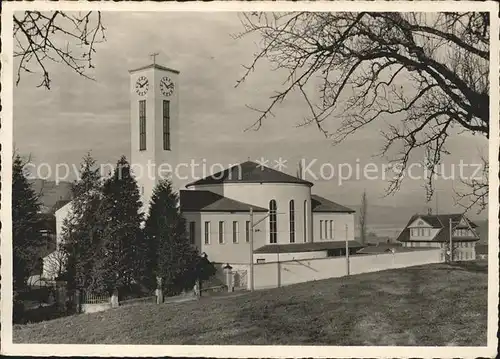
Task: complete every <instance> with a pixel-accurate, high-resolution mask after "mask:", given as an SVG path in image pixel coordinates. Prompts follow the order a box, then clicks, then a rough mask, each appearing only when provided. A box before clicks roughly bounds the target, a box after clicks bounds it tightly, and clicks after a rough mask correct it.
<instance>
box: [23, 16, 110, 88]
mask: <svg viewBox="0 0 500 359" xmlns="http://www.w3.org/2000/svg"><path fill="white" fill-rule="evenodd" d="M101 20H102V19H101V13H100V12H86V13H83V14H82V13H74V14H73V13H71V14H69V13H65V12H61V11H55V12H40V11H25V12H23V13H22V14H21V15H14V43H15V48H14V57H15V58H18V59H19V65H18V68H17V77H16V85H18V84H19V82H20V81H21V75H22V73H23V72H27V73H39V72H41V76H42V80H41V82H40V84H39V85H38V86H37V87H45V88H47V89H50V83H51V78H50V74H49V71H48V69H47V64H48V63H50V62H56V63H61V64H64V65H66V66H67V67H69V68H70V69H72V70H73V71H75V72H76V73H77V74H78V75H80V76H83V77H85V78H88V79H91V77H90V76H89V75H88V74H87V69H91V68H93V66H94V65H93V62H92V60H93V54H94V53H95V51H96V50H95V47H96V45H97V44H98V43H100V42H103V41H105V40H106V37H105V34H104V33H105V28H104V26H103V24H102V21H101ZM70 43H75V45H74V46H73V47H70V45H69V44H70ZM74 47H76V48H77V49H74Z"/></svg>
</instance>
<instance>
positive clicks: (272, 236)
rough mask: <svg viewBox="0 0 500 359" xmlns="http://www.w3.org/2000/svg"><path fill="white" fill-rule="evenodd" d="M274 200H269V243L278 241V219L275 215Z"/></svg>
mask: <svg viewBox="0 0 500 359" xmlns="http://www.w3.org/2000/svg"><path fill="white" fill-rule="evenodd" d="M276 211H277V206H276V201H275V200H274V199H272V200H271V201H269V243H277V242H278V219H277V216H276Z"/></svg>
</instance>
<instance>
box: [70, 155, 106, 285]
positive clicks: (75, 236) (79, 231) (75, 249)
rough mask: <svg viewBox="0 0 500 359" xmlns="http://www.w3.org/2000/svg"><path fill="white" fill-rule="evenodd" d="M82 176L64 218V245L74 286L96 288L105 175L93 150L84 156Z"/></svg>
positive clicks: (72, 190) (74, 187) (102, 224)
mask: <svg viewBox="0 0 500 359" xmlns="http://www.w3.org/2000/svg"><path fill="white" fill-rule="evenodd" d="M79 177H80V178H79V179H78V180H77V181H75V183H74V184H73V186H72V189H71V192H72V202H71V210H70V213H69V215H68V217H67V218H66V219H65V220H64V224H63V231H62V237H63V238H62V243H63V244H62V248H63V250H64V252H65V254H66V256H67V258H68V261H67V273H66V278H67V279H68V286H69V288H70V289H75V288H76V289H84V290H87V291H93V290H95V289H96V283H97V282H98V280H97V278H96V276H95V275H96V274H95V271H94V268H95V266H96V260H97V258H98V257H97V256H96V253H98V252H99V251H100V247H101V235H102V231H103V228H104V222H103V218H104V216H103V209H102V194H101V176H100V173H99V168H98V167H96V166H95V160H94V159H93V158H92V156H91V154H90V153H87V154H86V155H85V157H84V158H83V161H82V163H81V166H80V176H79Z"/></svg>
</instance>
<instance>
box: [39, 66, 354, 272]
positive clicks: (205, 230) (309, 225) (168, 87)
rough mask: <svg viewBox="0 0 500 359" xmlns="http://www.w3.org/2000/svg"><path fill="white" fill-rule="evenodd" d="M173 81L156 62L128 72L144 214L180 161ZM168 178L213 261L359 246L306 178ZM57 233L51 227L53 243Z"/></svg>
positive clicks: (347, 223) (243, 168)
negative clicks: (185, 182) (183, 180)
mask: <svg viewBox="0 0 500 359" xmlns="http://www.w3.org/2000/svg"><path fill="white" fill-rule="evenodd" d="M179 75H180V74H179V71H177V70H174V69H171V68H168V67H164V66H160V65H158V64H156V63H153V64H151V65H148V66H144V67H141V68H137V69H134V70H130V71H129V76H130V90H129V91H130V92H129V96H130V129H131V131H130V132H131V155H130V159H131V165H132V170H133V172H134V174H135V177H136V180H137V183H138V186H139V191H140V195H141V200H142V203H143V211H144V212H147V208H148V207H149V201H150V199H151V196H152V193H153V190H154V188H155V186H156V184H157V183H158V182H159V181H160V180H161V178H164V176H163V177H162V176H159V173H160V172H164V171H166V170H172V169H173V168H175V167H176V165H177V164H178V163H179V152H180V151H182V149H180V148H179V141H178V136H177V134H178V132H179V122H180V118H179V113H180V111H179V110H180V109H179ZM150 169H153V171H151V170H150ZM151 172H153V173H151ZM171 179H172V184H173V186H174V189H176V190H179V194H180V196H179V197H180V203H179V205H180V209H181V212H182V213H183V215H184V217H185V218H186V221H187V226H188V228H187V229H188V233H189V236H190V239H191V242H192V244H193V245H196V246H197V247H198V249H199V251H200V253H205V254H206V255H207V256H208V259H209V260H210V261H212V262H215V263H219V264H230V265H231V266H237V265H244V264H247V265H248V264H249V263H250V261H252V262H254V263H262V262H275V261H285V260H293V259H309V258H311V259H312V258H323V257H328V256H339V255H345V254H346V253H345V251H346V247H347V248H349V252H350V253H355V252H356V251H357V250H358V249H360V248H361V247H362V245H360V244H359V243H357V242H355V241H354V212H355V211H354V210H352V209H350V208H347V207H344V206H342V205H340V204H337V203H335V202H333V201H331V200H329V199H326V198H323V197H321V196H318V195H315V194H312V191H311V189H312V187H313V183H311V182H309V181H306V180H304V179H301V178H298V177H294V176H291V175H288V174H286V173H283V172H280V171H277V170H275V169H272V168H269V167H265V166H261V165H259V164H257V163H254V162H252V161H247V162H244V163H241V164H239V165H235V166H233V167H230V168H227V169H225V170H224V171H221V172H219V173H215V174H212V175H210V176H208V177H206V178H203V179H200V180H197V181H195V182H192V183H189V184H188V185H187V186H186V188H185V189H181V188H180V186H179V182H178V180H177V178H176V177H175V173H174V175H173V176H172V177H171ZM70 207H71V203H68V204H66V205H65V206H64V207H62V208H60V209H59V210H58V211H57V212H56V219H57V223H58V224H62V222H63V220H64V217H66V216H67V215H68V211H69V210H70ZM61 228H62V227H61V225H58V226H57V231H58V233H57V238H58V241H60V240H61V233H60V232H61ZM46 262H47V263H48V261H46ZM44 270H45V268H44Z"/></svg>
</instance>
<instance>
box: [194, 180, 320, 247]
mask: <svg viewBox="0 0 500 359" xmlns="http://www.w3.org/2000/svg"><path fill="white" fill-rule="evenodd" d="M195 189H197V190H208V191H212V192H215V193H218V194H220V195H223V196H225V197H228V198H231V199H234V200H237V201H240V202H245V203H249V204H253V205H255V206H259V207H263V208H266V209H268V208H269V202H270V201H271V200H272V199H274V200H276V204H277V212H278V215H277V230H278V236H277V242H278V243H279V244H287V243H290V224H289V223H290V222H289V219H290V215H289V206H290V200H293V201H294V207H295V243H304V242H311V241H312V240H311V239H312V226H311V223H312V214H311V211H310V203H311V188H310V187H309V186H307V185H303V184H295V183H225V184H223V185H198V186H196V187H195ZM305 201H307V211H306V221H307V222H306V226H305V228H304V202H305ZM265 222H266V223H265V225H266V227H265V228H266V229H265V231H266V233H268V238H266V241H267V243H269V220H266V221H265ZM304 232H306V235H305V236H304ZM304 237H305V238H304Z"/></svg>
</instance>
